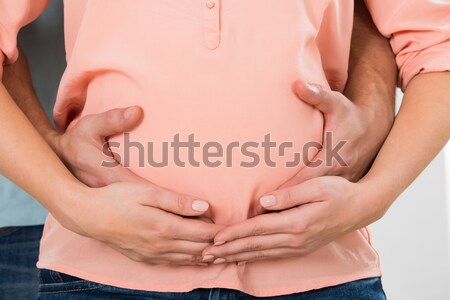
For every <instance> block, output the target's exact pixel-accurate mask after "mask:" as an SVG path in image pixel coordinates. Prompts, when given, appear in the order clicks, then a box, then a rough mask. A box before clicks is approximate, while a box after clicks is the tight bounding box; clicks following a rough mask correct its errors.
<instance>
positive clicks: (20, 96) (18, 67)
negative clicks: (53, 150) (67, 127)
mask: <svg viewBox="0 0 450 300" xmlns="http://www.w3.org/2000/svg"><path fill="white" fill-rule="evenodd" d="M19 53H20V54H19V58H18V59H17V61H16V62H15V63H14V64H11V65H7V66H4V69H3V80H2V81H3V85H4V86H5V88H6V90H7V91H8V93H9V95H10V96H11V97H12V99H13V100H14V101H15V102H16V104H17V106H18V107H19V108H20V109H21V110H22V112H23V113H24V114H25V115H26V117H27V118H28V120H30V122H31V124H33V126H34V127H35V128H36V129H37V131H38V132H39V133H40V134H41V135H42V136H43V137H44V138H45V140H46V141H47V142H50V141H51V139H50V137H51V136H52V135H53V134H55V133H56V132H55V130H54V128H53V126H52V125H51V123H50V121H49V119H48V117H47V115H46V113H45V111H44V109H43V108H42V106H41V104H40V102H39V100H38V97H37V95H36V92H35V90H34V88H33V83H32V80H31V75H30V69H29V66H28V62H27V58H26V55H25V53H24V52H23V51H22V49H20V48H19Z"/></svg>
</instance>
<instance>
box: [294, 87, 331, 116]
mask: <svg viewBox="0 0 450 300" xmlns="http://www.w3.org/2000/svg"><path fill="white" fill-rule="evenodd" d="M293 90H294V92H295V94H296V95H297V97H298V98H300V100H302V101H303V102H305V103H307V104H310V105H312V106H314V107H315V108H317V109H318V110H320V111H321V112H322V113H324V114H329V113H331V112H333V111H334V110H335V108H336V95H335V94H334V92H333V91H331V90H325V89H324V88H323V87H322V86H321V85H318V84H311V83H306V82H303V81H296V82H294V85H293Z"/></svg>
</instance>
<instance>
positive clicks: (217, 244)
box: [214, 241, 226, 246]
mask: <svg viewBox="0 0 450 300" xmlns="http://www.w3.org/2000/svg"><path fill="white" fill-rule="evenodd" d="M225 243H226V242H225V241H220V242H215V243H214V246H222V245H223V244H225Z"/></svg>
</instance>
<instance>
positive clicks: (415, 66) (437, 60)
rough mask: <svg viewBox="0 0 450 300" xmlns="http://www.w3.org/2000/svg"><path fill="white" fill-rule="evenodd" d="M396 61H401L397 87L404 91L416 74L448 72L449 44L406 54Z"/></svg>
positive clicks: (449, 68) (449, 59)
mask: <svg viewBox="0 0 450 300" xmlns="http://www.w3.org/2000/svg"><path fill="white" fill-rule="evenodd" d="M398 60H401V62H399V65H400V66H401V67H400V74H399V83H398V85H399V87H400V88H401V89H402V91H405V90H406V87H407V86H408V84H409V82H410V81H411V80H412V79H413V78H414V76H416V75H418V74H425V73H431V72H446V71H450V43H445V44H441V45H437V46H434V47H430V48H428V49H425V50H422V51H417V52H415V53H408V54H407V55H405V57H401V58H398Z"/></svg>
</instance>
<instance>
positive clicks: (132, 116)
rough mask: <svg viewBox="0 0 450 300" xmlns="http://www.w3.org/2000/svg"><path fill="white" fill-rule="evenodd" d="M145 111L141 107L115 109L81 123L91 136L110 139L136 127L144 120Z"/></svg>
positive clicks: (89, 117) (95, 115) (85, 118)
mask: <svg viewBox="0 0 450 300" xmlns="http://www.w3.org/2000/svg"><path fill="white" fill-rule="evenodd" d="M142 115H143V111H142V109H141V108H140V107H139V106H131V107H128V108H115V109H111V110H108V111H106V112H103V113H99V114H94V115H89V116H86V117H84V118H82V119H81V120H80V121H79V125H80V126H83V127H84V128H85V129H86V130H85V132H87V133H88V134H89V135H91V136H92V135H93V136H94V137H102V138H103V137H109V136H113V135H116V134H120V133H123V132H125V131H127V130H131V129H133V128H134V127H136V126H137V125H138V124H139V122H140V121H141V119H142Z"/></svg>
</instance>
